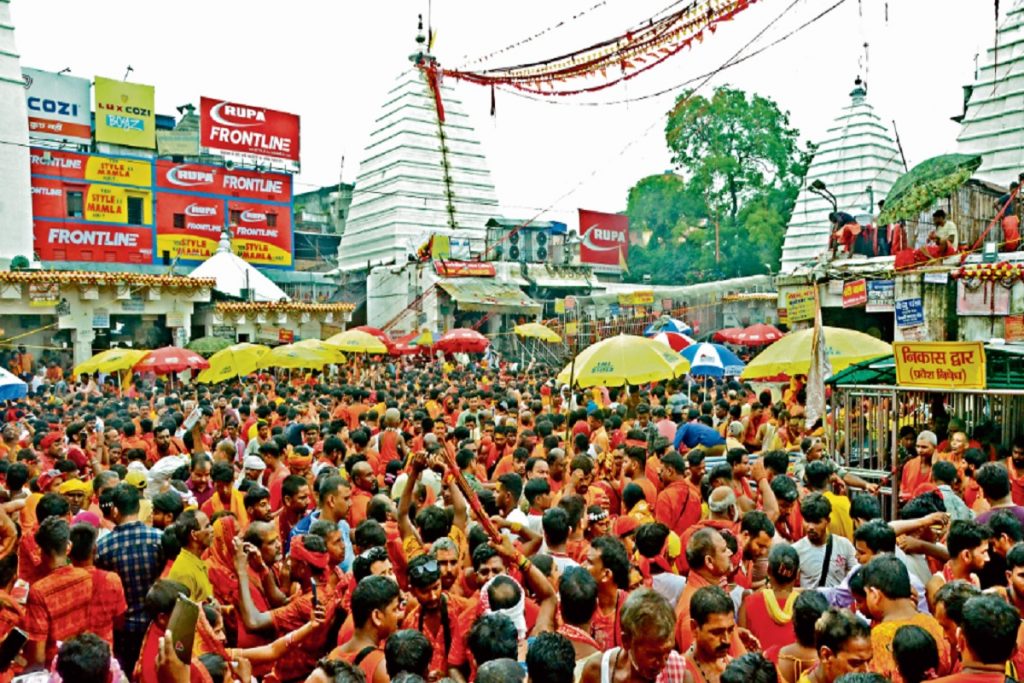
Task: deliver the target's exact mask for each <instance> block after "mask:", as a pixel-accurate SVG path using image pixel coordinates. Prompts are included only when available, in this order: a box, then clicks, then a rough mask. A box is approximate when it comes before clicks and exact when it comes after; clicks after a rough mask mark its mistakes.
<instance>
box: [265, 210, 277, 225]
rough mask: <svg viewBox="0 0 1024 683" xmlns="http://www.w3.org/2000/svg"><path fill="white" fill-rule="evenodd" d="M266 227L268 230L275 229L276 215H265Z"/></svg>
mask: <svg viewBox="0 0 1024 683" xmlns="http://www.w3.org/2000/svg"><path fill="white" fill-rule="evenodd" d="M267 227H268V228H276V227H277V214H276V213H268V214H267Z"/></svg>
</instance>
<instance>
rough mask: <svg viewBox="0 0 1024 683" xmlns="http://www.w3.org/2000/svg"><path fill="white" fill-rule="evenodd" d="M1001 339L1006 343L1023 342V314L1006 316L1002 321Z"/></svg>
mask: <svg viewBox="0 0 1024 683" xmlns="http://www.w3.org/2000/svg"><path fill="white" fill-rule="evenodd" d="M1003 339H1005V340H1006V341H1008V342H1022V341H1024V314H1019V315H1008V316H1006V318H1004V319H1003Z"/></svg>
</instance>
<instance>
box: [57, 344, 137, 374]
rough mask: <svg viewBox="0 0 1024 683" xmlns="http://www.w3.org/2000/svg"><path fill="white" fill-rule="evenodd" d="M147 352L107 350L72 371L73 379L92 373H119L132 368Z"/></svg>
mask: <svg viewBox="0 0 1024 683" xmlns="http://www.w3.org/2000/svg"><path fill="white" fill-rule="evenodd" d="M147 353H149V351H144V350H142V349H107V350H106V351H101V352H99V353H97V354H96V355H95V356H93V357H92V358H90V359H89V360H87V361H85V362H84V363H82V364H81V365H78V366H76V367H75V369H74V371H73V372H74V375H75V377H78V376H79V375H91V374H92V373H94V372H104V373H110V372H119V371H121V370H127V369H128V368H131V367H133V366H134V365H135V364H136V363H138V362H139V361H140V360H142V359H143V358H145V356H146V354H147Z"/></svg>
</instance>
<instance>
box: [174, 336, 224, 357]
mask: <svg viewBox="0 0 1024 683" xmlns="http://www.w3.org/2000/svg"><path fill="white" fill-rule="evenodd" d="M232 344H234V342H233V341H232V340H230V339H225V338H224V337H199V338H198V339H193V340H192V341H190V342H189V343H188V344H185V348H186V349H188V350H189V351H195V352H196V353H198V354H199V355H200V356H202V357H203V358H209V357H210V356H212V355H213V354H215V353H217V352H218V351H221V350H223V349H226V348H227V347H229V346H231V345H232Z"/></svg>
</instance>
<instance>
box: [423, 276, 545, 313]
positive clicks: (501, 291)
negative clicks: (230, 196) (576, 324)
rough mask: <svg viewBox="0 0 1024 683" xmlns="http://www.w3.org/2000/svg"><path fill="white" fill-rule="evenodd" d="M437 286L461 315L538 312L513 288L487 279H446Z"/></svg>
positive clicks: (524, 295) (531, 301)
mask: <svg viewBox="0 0 1024 683" xmlns="http://www.w3.org/2000/svg"><path fill="white" fill-rule="evenodd" d="M437 284H438V286H439V287H440V288H441V289H443V290H444V291H446V292H448V294H449V295H450V296H451V298H452V300H453V301H455V302H456V303H457V304H458V305H459V308H461V309H462V310H464V311H484V312H496V313H528V314H537V313H539V312H540V311H541V308H542V306H541V304H540V303H538V302H536V301H534V300H533V299H531V298H530V297H528V296H527V295H526V294H523V291H522V290H521V289H519V288H518V287H516V286H515V285H512V284H509V283H506V282H498V281H497V280H493V279H490V278H486V279H485V278H468V277H467V278H460V279H447V280H441V281H439V282H438V283H437Z"/></svg>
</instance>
